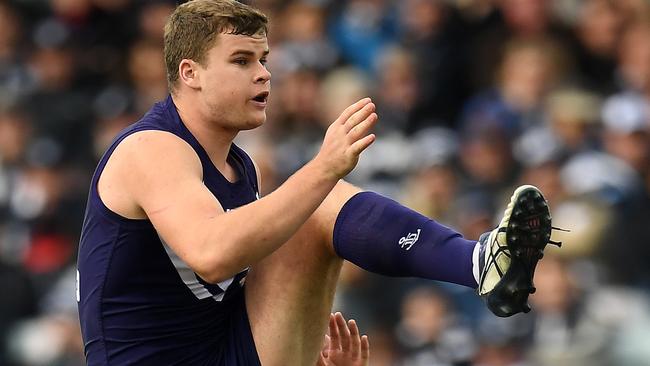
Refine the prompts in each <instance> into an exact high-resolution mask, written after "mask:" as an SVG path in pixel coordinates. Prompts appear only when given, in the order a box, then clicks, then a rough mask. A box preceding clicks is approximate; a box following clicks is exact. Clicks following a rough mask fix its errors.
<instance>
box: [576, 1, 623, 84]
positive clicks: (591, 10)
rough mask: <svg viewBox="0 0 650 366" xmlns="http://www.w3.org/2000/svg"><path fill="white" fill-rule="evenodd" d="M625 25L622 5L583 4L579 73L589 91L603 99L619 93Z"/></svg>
mask: <svg viewBox="0 0 650 366" xmlns="http://www.w3.org/2000/svg"><path fill="white" fill-rule="evenodd" d="M624 21H625V18H624V15H623V14H622V11H621V9H620V2H614V1H609V0H585V1H582V2H581V3H580V8H579V10H578V19H577V24H576V30H575V32H576V33H575V34H576V38H577V39H576V40H577V42H576V45H575V48H574V54H575V58H576V60H575V61H576V70H578V72H579V79H580V82H581V84H582V85H583V86H584V87H585V88H589V89H592V90H593V91H595V92H598V93H600V94H603V95H604V94H609V93H612V92H614V91H616V81H615V70H616V52H617V46H618V44H619V41H620V36H621V30H622V28H623V25H624Z"/></svg>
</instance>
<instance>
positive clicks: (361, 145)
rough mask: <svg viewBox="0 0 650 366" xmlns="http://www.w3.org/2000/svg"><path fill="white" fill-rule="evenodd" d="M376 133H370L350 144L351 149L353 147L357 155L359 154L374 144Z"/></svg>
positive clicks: (353, 151)
mask: <svg viewBox="0 0 650 366" xmlns="http://www.w3.org/2000/svg"><path fill="white" fill-rule="evenodd" d="M375 138H376V137H375V135H374V134H372V133H371V134H370V135H368V136H366V137H364V138H362V139H361V140H357V141H356V142H355V143H353V144H352V146H350V149H352V153H353V154H354V155H356V156H359V155H360V154H361V153H362V152H363V150H365V149H367V148H368V146H370V144H372V143H373V142H374V141H375Z"/></svg>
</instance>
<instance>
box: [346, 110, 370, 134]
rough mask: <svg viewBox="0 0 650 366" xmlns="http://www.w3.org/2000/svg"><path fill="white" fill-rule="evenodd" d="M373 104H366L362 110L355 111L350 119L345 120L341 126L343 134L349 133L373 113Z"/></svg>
mask: <svg viewBox="0 0 650 366" xmlns="http://www.w3.org/2000/svg"><path fill="white" fill-rule="evenodd" d="M375 109H376V108H375V104H374V103H368V104H366V105H365V106H363V108H361V109H359V110H358V111H356V112H355V113H354V114H353V115H352V116H350V118H348V119H347V121H345V122H344V123H343V124H344V125H345V132H349V131H350V130H351V129H352V128H354V126H356V125H358V124H359V123H361V122H363V121H364V120H365V119H366V118H368V116H369V115H370V114H371V113H373V112H374V111H375Z"/></svg>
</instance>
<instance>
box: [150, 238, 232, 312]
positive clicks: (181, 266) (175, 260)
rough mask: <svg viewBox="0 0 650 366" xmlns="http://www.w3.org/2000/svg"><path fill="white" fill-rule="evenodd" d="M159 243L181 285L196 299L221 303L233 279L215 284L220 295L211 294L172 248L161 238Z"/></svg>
mask: <svg viewBox="0 0 650 366" xmlns="http://www.w3.org/2000/svg"><path fill="white" fill-rule="evenodd" d="M158 237H159V238H160V242H161V243H162V244H163V246H164V247H165V252H167V256H169V260H171V262H172V264H173V265H174V268H176V272H178V275H179V276H180V277H181V280H183V283H185V286H187V287H188V288H189V289H190V291H192V293H193V294H194V296H196V298H197V299H199V300H201V299H207V298H208V297H212V298H213V299H214V300H215V301H221V300H223V296H224V295H225V294H226V290H227V289H228V287H229V286H230V284H231V283H232V281H233V280H234V279H235V277H231V278H229V279H227V280H225V281H221V282H219V283H218V284H217V286H218V287H219V288H220V289H221V291H222V292H221V293H218V294H216V295H214V294H212V293H211V292H210V291H209V290H208V289H207V288H206V287H205V285H203V284H202V283H201V282H199V280H198V279H197V278H196V273H194V271H192V269H191V268H190V266H188V265H187V263H185V262H184V261H183V260H182V259H181V258H180V257H179V256H178V255H176V253H175V252H174V251H173V250H172V248H171V247H170V246H169V245H167V243H166V242H165V241H164V240H163V238H161V237H160V235H158Z"/></svg>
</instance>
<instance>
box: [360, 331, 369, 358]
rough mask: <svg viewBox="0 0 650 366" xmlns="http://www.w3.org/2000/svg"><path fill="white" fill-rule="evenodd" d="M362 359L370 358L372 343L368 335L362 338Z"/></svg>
mask: <svg viewBox="0 0 650 366" xmlns="http://www.w3.org/2000/svg"><path fill="white" fill-rule="evenodd" d="M361 358H362V359H364V360H368V359H369V358H370V341H369V340H368V336H367V335H364V336H362V337H361Z"/></svg>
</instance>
